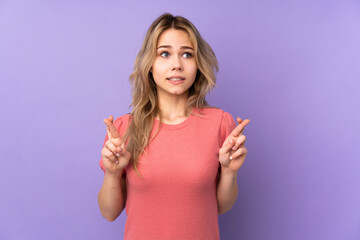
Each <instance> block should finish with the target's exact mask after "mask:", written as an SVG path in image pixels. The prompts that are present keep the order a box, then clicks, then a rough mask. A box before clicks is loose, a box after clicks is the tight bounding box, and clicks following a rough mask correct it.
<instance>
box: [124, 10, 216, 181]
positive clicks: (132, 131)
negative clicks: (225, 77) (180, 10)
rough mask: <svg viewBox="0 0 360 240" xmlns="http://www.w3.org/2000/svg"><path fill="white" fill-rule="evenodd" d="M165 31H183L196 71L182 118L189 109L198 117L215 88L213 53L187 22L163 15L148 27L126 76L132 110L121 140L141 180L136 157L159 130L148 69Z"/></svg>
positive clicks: (152, 84)
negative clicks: (207, 96) (193, 109)
mask: <svg viewBox="0 0 360 240" xmlns="http://www.w3.org/2000/svg"><path fill="white" fill-rule="evenodd" d="M167 29H177V30H183V31H186V32H187V33H188V34H189V37H190V40H191V42H192V44H193V47H194V57H195V61H196V64H197V68H198V69H197V74H196V78H195V81H194V83H193V85H192V86H191V87H190V88H189V94H188V99H187V106H186V110H185V111H186V115H189V112H190V109H191V108H193V107H196V108H198V109H199V112H200V114H202V112H201V110H200V109H201V108H207V107H211V106H209V104H208V102H207V101H206V99H205V96H206V95H207V94H208V93H209V92H210V91H211V90H212V89H213V88H214V87H215V84H216V76H215V71H216V72H217V71H218V70H219V67H218V62H217V59H216V56H215V53H214V52H213V50H212V49H211V47H210V45H209V44H208V43H207V42H206V41H205V40H204V39H203V38H202V37H201V35H200V33H199V32H198V30H197V29H196V28H195V26H194V25H193V24H192V23H191V22H190V21H189V20H187V19H186V18H184V17H181V16H173V15H171V14H170V13H164V14H162V15H161V16H160V17H158V18H157V19H156V20H155V21H154V22H153V23H152V24H151V26H150V27H149V29H148V31H147V33H146V36H145V39H144V41H143V43H142V46H141V49H140V51H139V53H138V55H137V57H136V60H135V64H134V69H133V72H132V73H131V74H130V76H129V80H130V83H131V85H132V103H131V104H130V106H132V107H133V109H132V111H131V113H130V118H129V122H130V125H129V127H128V128H127V130H126V132H125V134H124V139H126V141H128V142H127V146H126V148H127V151H129V152H130V154H131V158H130V163H129V164H132V165H133V167H134V169H135V172H136V174H137V175H138V176H139V177H141V178H142V176H141V174H140V172H139V170H138V167H137V165H138V164H139V158H140V156H141V154H142V153H143V152H145V154H146V151H145V148H146V146H147V145H148V144H149V143H150V142H151V141H152V139H154V137H155V136H156V134H157V133H158V131H159V129H161V114H160V111H159V106H158V99H157V90H156V84H155V82H154V79H153V77H152V73H151V72H150V69H151V67H152V64H153V62H154V60H155V57H156V47H157V43H158V39H159V37H160V35H161V33H162V32H164V31H165V30H167ZM192 114H194V113H192ZM156 115H159V118H160V124H159V127H158V128H157V130H156V132H155V134H154V136H153V137H152V138H151V139H150V133H151V130H152V128H153V124H154V120H155V117H156ZM194 115H197V114H194ZM198 116H199V115H198Z"/></svg>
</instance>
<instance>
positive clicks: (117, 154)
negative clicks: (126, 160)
mask: <svg viewBox="0 0 360 240" xmlns="http://www.w3.org/2000/svg"><path fill="white" fill-rule="evenodd" d="M105 147H106V148H107V149H109V150H110V151H111V152H112V153H113V154H114V155H115V156H117V157H118V156H120V152H119V151H118V150H117V148H116V146H115V145H114V144H113V143H112V142H111V141H107V142H106V144H105Z"/></svg>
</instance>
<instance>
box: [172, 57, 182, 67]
mask: <svg viewBox="0 0 360 240" xmlns="http://www.w3.org/2000/svg"><path fill="white" fill-rule="evenodd" d="M172 70H182V63H181V60H180V58H179V57H177V56H174V60H173V65H172Z"/></svg>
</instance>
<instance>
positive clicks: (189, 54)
mask: <svg viewBox="0 0 360 240" xmlns="http://www.w3.org/2000/svg"><path fill="white" fill-rule="evenodd" d="M185 54H187V55H188V56H189V57H187V58H191V57H192V56H193V55H192V54H191V53H189V52H185V53H184V55H185Z"/></svg>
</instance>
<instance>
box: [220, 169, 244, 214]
mask: <svg viewBox="0 0 360 240" xmlns="http://www.w3.org/2000/svg"><path fill="white" fill-rule="evenodd" d="M238 193H239V189H238V185H237V172H235V173H233V172H226V171H224V170H223V169H221V174H220V180H219V183H218V185H217V190H216V195H217V202H218V209H219V211H218V212H219V214H223V213H225V212H227V211H229V210H230V209H231V208H232V206H233V205H234V203H235V201H236V199H237V196H238Z"/></svg>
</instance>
